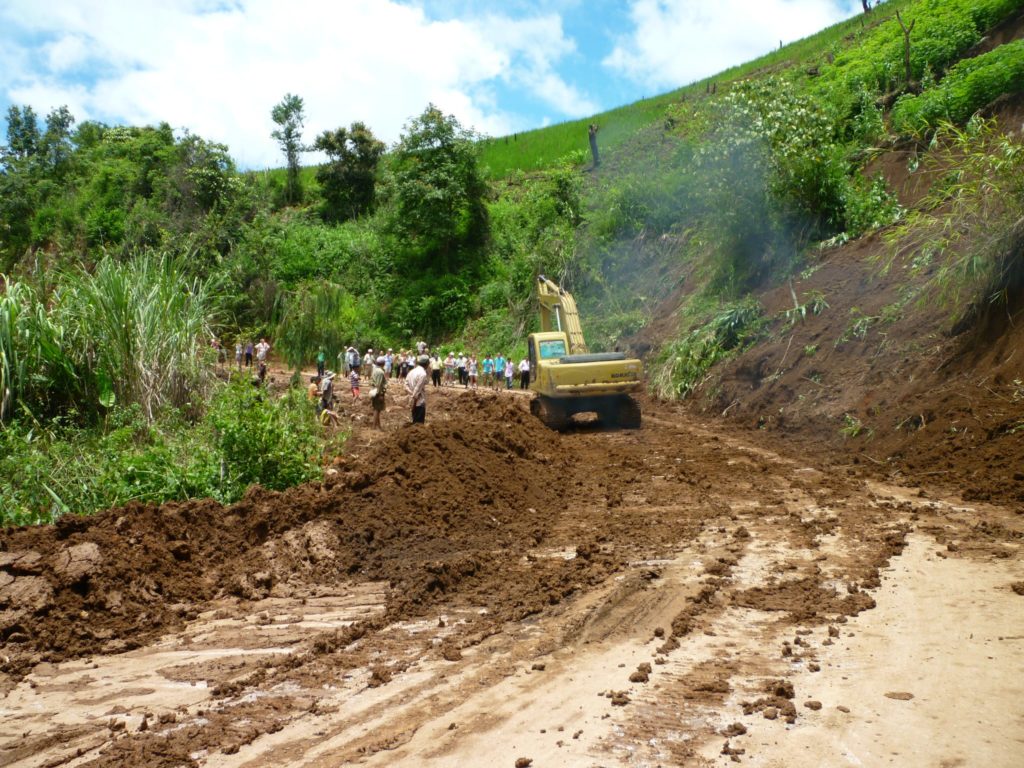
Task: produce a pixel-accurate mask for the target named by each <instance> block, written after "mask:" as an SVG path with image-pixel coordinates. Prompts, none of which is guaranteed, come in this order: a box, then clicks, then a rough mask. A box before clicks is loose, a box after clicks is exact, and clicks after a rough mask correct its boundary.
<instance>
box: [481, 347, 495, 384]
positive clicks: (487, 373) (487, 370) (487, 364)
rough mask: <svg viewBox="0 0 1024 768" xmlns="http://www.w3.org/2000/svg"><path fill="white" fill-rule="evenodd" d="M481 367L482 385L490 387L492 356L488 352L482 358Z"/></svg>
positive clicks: (492, 376) (492, 368)
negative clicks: (482, 370)
mask: <svg viewBox="0 0 1024 768" xmlns="http://www.w3.org/2000/svg"><path fill="white" fill-rule="evenodd" d="M483 369H484V387H490V386H492V385H493V384H494V358H493V357H491V355H490V353H488V355H487V357H485V358H484V363H483Z"/></svg>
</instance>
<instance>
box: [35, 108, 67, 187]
mask: <svg viewBox="0 0 1024 768" xmlns="http://www.w3.org/2000/svg"><path fill="white" fill-rule="evenodd" d="M74 124H75V118H74V115H72V114H71V112H70V110H68V108H67V107H66V106H62V107H58V108H57V109H55V110H53V111H52V112H50V114H48V115H47V116H46V132H45V133H44V134H43V137H42V141H41V142H40V154H42V155H43V157H44V159H45V161H46V163H47V164H48V165H49V166H50V167H51V168H52V169H54V170H55V171H60V170H61V169H62V168H63V166H64V164H65V162H66V161H67V159H68V158H69V157H70V156H71V152H72V150H73V147H72V145H71V126H73V125H74Z"/></svg>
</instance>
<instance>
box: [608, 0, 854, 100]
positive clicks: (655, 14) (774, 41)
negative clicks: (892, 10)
mask: <svg viewBox="0 0 1024 768" xmlns="http://www.w3.org/2000/svg"><path fill="white" fill-rule="evenodd" d="M859 9H860V3H854V2H852V1H851V0H754V1H753V2H752V1H751V0H717V2H710V3H709V2H701V1H700V0H634V2H633V5H632V8H631V11H630V18H631V19H632V21H633V24H634V28H633V30H632V31H631V32H630V33H629V34H628V35H626V36H624V37H623V38H621V39H620V40H619V41H618V43H617V44H616V46H615V48H614V49H613V50H612V52H611V53H610V54H609V55H608V56H607V57H606V58H605V60H604V65H605V66H606V67H608V68H610V69H612V70H613V71H616V72H620V73H622V74H624V75H626V76H628V77H630V78H632V79H633V80H635V81H637V82H639V83H643V84H644V86H645V87H647V88H650V89H652V90H655V89H665V88H674V87H677V86H680V85H685V84H686V83H689V82H692V81H694V80H699V79H701V78H703V77H706V76H708V75H712V74H715V73H716V72H721V71H723V70H725V69H728V68H729V67H731V66H734V65H735V64H738V63H740V62H744V61H749V60H750V59H753V58H756V57H758V56H760V55H762V54H765V53H768V52H769V51H771V50H772V49H773V48H775V47H776V46H778V44H779V42H780V41H783V42H787V43H788V42H792V41H794V40H798V39H800V38H802V37H806V36H807V35H811V34H813V33H815V32H817V31H819V30H821V29H823V28H824V27H828V26H831V25H832V24H835V23H836V22H838V21H841V20H842V19H844V18H848V17H849V16H850V15H852V14H853V13H855V12H856V11H857V10H859Z"/></svg>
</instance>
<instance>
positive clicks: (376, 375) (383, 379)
mask: <svg viewBox="0 0 1024 768" xmlns="http://www.w3.org/2000/svg"><path fill="white" fill-rule="evenodd" d="M384 362H385V360H384V358H383V357H378V358H377V360H376V361H375V364H374V366H373V373H371V374H370V405H371V406H372V407H373V428H374V429H382V427H381V425H380V415H381V413H383V412H384V393H385V392H386V391H387V388H388V374H387V372H386V371H385V370H384Z"/></svg>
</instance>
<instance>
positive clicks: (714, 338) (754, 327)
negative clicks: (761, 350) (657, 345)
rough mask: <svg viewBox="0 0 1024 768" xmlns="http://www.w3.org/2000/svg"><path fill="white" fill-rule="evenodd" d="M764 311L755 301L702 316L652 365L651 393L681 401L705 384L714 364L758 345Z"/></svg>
mask: <svg viewBox="0 0 1024 768" xmlns="http://www.w3.org/2000/svg"><path fill="white" fill-rule="evenodd" d="M763 315H764V310H763V309H762V307H761V305H760V303H758V301H757V300H756V299H754V298H751V297H748V298H746V299H743V300H742V301H736V302H731V303H729V304H723V305H720V306H719V307H718V308H717V310H715V311H714V312H711V313H707V314H703V318H704V319H703V322H701V321H697V322H695V323H693V324H691V325H690V327H689V329H688V330H686V331H684V332H683V333H682V334H681V335H680V336H679V337H678V338H677V339H676V340H675V341H672V342H670V343H669V344H667V345H666V346H665V347H664V348H663V349H662V352H661V354H660V355H659V357H658V360H657V361H656V363H655V374H654V378H653V382H652V389H653V390H654V392H655V394H657V395H658V396H659V397H665V398H671V399H683V398H685V397H688V396H689V395H690V394H691V393H692V392H693V391H694V390H695V389H696V388H697V387H698V386H699V385H700V384H701V382H702V381H703V380H704V378H705V376H706V375H707V372H708V371H709V370H710V369H711V367H712V366H713V365H715V364H716V363H720V362H722V361H724V360H727V359H728V358H730V357H733V356H735V355H737V354H739V353H740V352H742V351H743V350H744V349H746V348H747V347H748V346H750V345H751V344H753V343H754V342H755V341H757V339H758V337H759V336H760V333H761V331H762V329H763V327H764V320H763Z"/></svg>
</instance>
